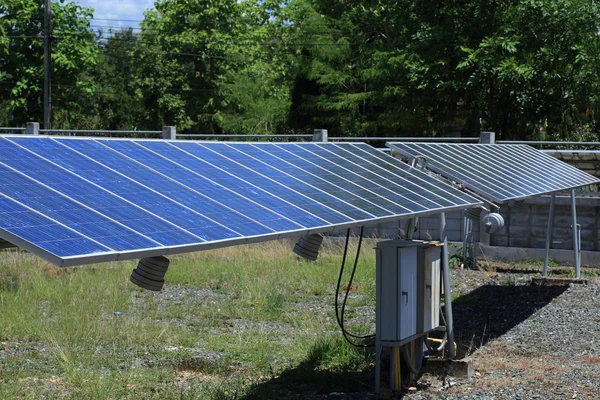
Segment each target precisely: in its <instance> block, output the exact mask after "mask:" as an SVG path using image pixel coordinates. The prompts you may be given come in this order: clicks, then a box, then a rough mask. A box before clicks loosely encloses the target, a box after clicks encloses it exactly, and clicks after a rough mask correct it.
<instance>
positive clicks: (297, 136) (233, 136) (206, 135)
mask: <svg viewBox="0 0 600 400" xmlns="http://www.w3.org/2000/svg"><path fill="white" fill-rule="evenodd" d="M177 137H187V138H215V139H225V138H240V139H271V138H280V139H284V138H292V139H293V138H298V139H308V138H312V137H313V135H292V134H290V135H267V134H265V135H243V134H235V135H233V134H232V135H211V134H199V133H184V134H177Z"/></svg>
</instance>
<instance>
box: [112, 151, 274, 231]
mask: <svg viewBox="0 0 600 400" xmlns="http://www.w3.org/2000/svg"><path fill="white" fill-rule="evenodd" d="M100 144H101V145H102V146H106V144H105V143H101V142H100ZM134 144H135V143H134ZM106 147H107V148H108V149H109V150H111V151H114V152H115V153H117V154H119V155H121V156H123V157H125V158H127V159H129V160H131V161H133V162H135V163H137V164H139V165H140V166H143V167H145V168H148V169H149V170H151V171H152V172H154V173H155V174H156V175H158V176H161V177H164V178H165V179H168V180H169V181H172V182H174V183H176V184H177V185H180V186H181V188H182V189H186V190H189V191H191V192H193V193H195V194H197V195H199V196H201V197H202V198H204V199H206V200H207V201H209V202H212V203H215V204H218V205H219V206H221V207H223V208H225V209H227V210H229V211H231V212H233V213H235V214H237V215H239V216H241V217H246V218H248V219H249V220H251V221H252V222H253V223H255V224H257V225H260V226H262V227H264V228H265V229H267V230H269V231H271V232H274V231H275V230H274V229H272V228H271V227H269V226H267V225H265V224H263V223H261V222H260V221H256V220H254V219H252V218H249V217H247V215H244V214H242V213H241V212H239V211H238V210H236V209H234V208H232V207H229V206H227V205H225V204H223V203H222V202H219V201H217V200H216V199H213V198H211V197H209V196H206V195H204V194H203V193H201V192H199V191H197V190H194V189H193V188H191V187H189V186H187V185H184V184H183V183H181V182H179V181H177V180H176V179H173V178H171V177H169V176H168V175H165V174H163V173H161V172H159V171H158V170H156V169H154V168H151V167H150V166H149V165H148V162H146V163H142V162H140V161H138V160H136V159H134V158H132V157H130V156H128V155H126V154H123V153H122V152H119V151H117V150H114V149H112V148H110V147H109V146H106ZM157 193H158V192H157ZM161 194H162V193H161ZM166 198H169V199H171V198H170V197H168V196H166ZM171 200H172V201H174V200H173V199H171ZM180 204H181V203H180ZM181 205H182V206H184V207H185V205H184V204H181ZM190 211H193V212H195V213H197V214H199V215H201V213H199V212H198V211H196V210H192V209H190ZM205 217H206V216H205ZM207 218H208V217H207ZM208 219H210V218H208ZM213 222H215V223H218V222H216V221H213ZM218 224H219V225H223V224H222V223H218ZM223 226H224V225H223ZM224 227H226V226H224ZM228 229H231V228H228ZM233 232H235V233H237V234H239V235H240V236H243V234H242V233H240V232H237V231H235V230H233Z"/></svg>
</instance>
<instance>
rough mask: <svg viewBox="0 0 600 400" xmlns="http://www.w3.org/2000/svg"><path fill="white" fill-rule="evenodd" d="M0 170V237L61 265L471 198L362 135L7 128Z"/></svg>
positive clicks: (380, 218)
mask: <svg viewBox="0 0 600 400" xmlns="http://www.w3.org/2000/svg"><path fill="white" fill-rule="evenodd" d="M339 146H345V145H344V144H340V145H339ZM382 156H383V158H381V157H382ZM397 163H399V164H397ZM394 164H396V165H394ZM0 171H1V172H2V176H3V180H0V237H3V238H4V239H6V240H8V241H10V242H12V243H14V244H16V245H19V246H20V247H22V248H24V249H27V250H29V251H31V252H33V253H35V254H37V255H39V256H41V257H43V258H45V259H47V260H48V261H50V262H53V263H55V264H57V265H63V266H70V265H81V264H86V263H92V262H102V261H112V260H122V259H131V258H140V257H152V256H158V255H169V254H176V253H182V252H191V251H197V250H205V249H210V248H216V247H224V246H229V245H236V244H244V243H254V242H259V241H264V240H272V239H277V238H284V237H294V236H298V235H300V234H307V233H308V234H310V233H321V232H326V231H331V230H334V229H343V228H352V227H359V226H364V225H368V224H373V223H379V222H386V221H394V220H397V219H399V218H402V217H407V216H418V215H425V214H429V213H433V212H439V211H453V210H458V209H462V208H468V207H472V206H476V205H480V204H481V202H480V201H478V200H476V199H473V198H470V197H469V196H467V195H465V194H463V193H461V192H460V191H457V190H455V189H453V188H449V187H445V186H443V185H442V184H440V183H438V182H437V181H435V180H434V179H432V178H430V177H428V176H427V175H426V174H423V173H421V172H418V173H416V171H414V170H413V171H411V169H410V168H408V167H405V164H403V163H401V162H399V161H397V160H394V159H392V158H390V157H389V156H384V155H381V154H379V153H378V151H377V150H375V149H372V148H371V147H370V146H367V145H365V144H352V145H351V147H346V148H345V149H341V147H338V145H337V144H315V143H306V144H294V143H289V144H275V143H255V144H248V143H223V142H217V143H215V142H201V143H198V142H183V141H162V140H143V139H142V140H138V139H107V138H102V139H98V138H96V139H89V138H65V137H60V138H52V137H24V136H21V135H14V136H12V135H6V136H3V137H1V138H0Z"/></svg>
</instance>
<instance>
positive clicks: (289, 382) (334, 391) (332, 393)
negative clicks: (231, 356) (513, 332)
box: [243, 285, 567, 400]
mask: <svg viewBox="0 0 600 400" xmlns="http://www.w3.org/2000/svg"><path fill="white" fill-rule="evenodd" d="M566 289H567V286H557V287H541V286H528V285H526V286H493V285H487V286H481V287H479V288H477V289H475V290H474V291H472V292H470V293H468V294H466V295H463V296H460V297H458V298H457V299H455V300H454V302H453V310H454V326H455V332H456V335H455V336H456V337H455V341H456V343H457V345H458V348H457V350H458V356H459V358H462V357H464V356H467V355H469V354H471V353H472V352H473V351H475V350H476V349H477V348H479V347H481V346H483V345H485V344H486V343H487V342H488V341H490V340H493V339H495V338H497V337H499V336H501V335H503V334H504V333H506V332H508V331H509V330H510V329H512V328H513V327H515V326H516V325H518V324H520V323H521V322H523V321H525V320H526V319H527V318H529V317H530V316H531V315H533V314H534V313H535V312H536V311H537V310H539V309H540V308H542V307H544V306H545V305H547V304H548V303H550V302H551V301H552V300H553V299H554V298H556V297H558V296H560V295H561V294H562V293H563V292H564V291H565V290H566ZM332 346H334V347H337V346H339V344H337V345H336V344H332V343H331V342H330V341H323V342H319V343H318V344H317V345H315V346H314V348H313V349H312V351H311V353H310V354H309V357H307V359H306V360H305V361H303V362H302V363H300V365H298V366H297V367H295V368H291V369H288V370H286V371H284V372H283V373H281V375H279V376H277V377H275V378H273V379H271V380H269V381H267V382H262V383H260V384H257V385H255V386H254V387H252V388H251V389H250V391H249V392H248V393H247V395H246V396H244V397H243V399H245V400H255V399H261V400H262V399H308V400H324V399H327V400H341V399H344V400H358V399H371V398H375V396H374V395H373V390H374V379H375V377H374V364H373V363H374V360H375V356H374V352H373V351H370V350H369V351H363V350H356V351H357V352H358V353H356V354H360V355H359V356H358V357H357V356H356V355H355V356H354V357H350V358H349V360H348V362H347V363H346V364H341V365H337V366H336V368H334V369H331V368H323V365H324V364H326V363H327V359H328V358H330V356H331V354H332V352H335V351H338V350H339V348H337V349H336V348H332ZM386 362H389V361H388V360H384V366H383V368H382V373H383V374H382V375H384V376H382V382H383V383H385V382H388V377H387V376H386V372H387V366H386V365H385V364H386ZM402 397H403V396H402V394H398V397H396V398H402Z"/></svg>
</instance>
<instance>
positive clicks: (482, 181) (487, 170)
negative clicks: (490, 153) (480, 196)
mask: <svg viewBox="0 0 600 400" xmlns="http://www.w3.org/2000/svg"><path fill="white" fill-rule="evenodd" d="M415 147H416V148H417V149H418V152H419V154H423V155H425V157H426V158H428V162H429V161H431V165H432V166H433V165H436V164H441V165H442V167H443V168H444V169H445V170H449V171H452V173H453V176H456V177H457V178H458V179H459V180H460V181H461V182H470V176H469V171H470V170H472V168H473V167H474V166H475V164H476V166H477V169H478V170H479V173H480V177H479V179H478V181H477V185H476V187H477V188H478V189H479V190H482V191H483V192H484V193H487V194H488V195H491V196H505V197H510V196H515V195H516V192H515V191H513V190H511V189H510V188H506V186H508V185H506V181H504V180H503V179H502V178H501V176H502V174H504V173H503V172H502V171H500V173H498V172H497V171H496V172H492V171H491V169H492V167H490V166H489V165H487V164H488V162H487V161H486V160H482V159H479V157H478V156H477V153H476V151H475V149H476V146H474V148H473V149H472V150H470V152H469V153H461V151H460V148H456V149H452V148H447V147H446V146H439V148H436V146H433V147H422V146H415ZM428 156H430V157H428ZM431 157H435V158H431ZM464 157H469V158H468V160H469V161H466V160H465V158H464ZM440 160H441V161H440ZM497 181H500V182H503V183H504V184H505V186H499V185H497V184H496V182H497ZM474 186H475V185H474Z"/></svg>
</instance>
